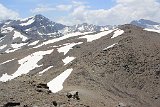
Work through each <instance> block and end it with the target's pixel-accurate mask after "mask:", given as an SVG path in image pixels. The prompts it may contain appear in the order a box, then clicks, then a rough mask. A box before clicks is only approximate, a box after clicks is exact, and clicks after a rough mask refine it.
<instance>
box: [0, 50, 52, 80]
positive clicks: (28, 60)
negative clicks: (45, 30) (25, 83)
mask: <svg viewBox="0 0 160 107" xmlns="http://www.w3.org/2000/svg"><path fill="white" fill-rule="evenodd" d="M52 52H53V50H47V51H39V52H35V53H33V54H31V55H28V56H27V57H24V58H23V59H21V60H18V63H19V64H20V67H19V68H18V70H17V71H16V72H15V73H13V74H12V75H8V74H7V73H6V74H3V75H2V77H1V78H0V81H2V82H6V81H8V80H11V79H14V78H16V77H18V76H21V75H22V74H27V73H28V72H30V71H31V70H33V69H35V68H36V67H39V65H37V63H38V62H39V61H40V60H41V59H42V58H43V56H44V55H46V54H51V53H52Z"/></svg>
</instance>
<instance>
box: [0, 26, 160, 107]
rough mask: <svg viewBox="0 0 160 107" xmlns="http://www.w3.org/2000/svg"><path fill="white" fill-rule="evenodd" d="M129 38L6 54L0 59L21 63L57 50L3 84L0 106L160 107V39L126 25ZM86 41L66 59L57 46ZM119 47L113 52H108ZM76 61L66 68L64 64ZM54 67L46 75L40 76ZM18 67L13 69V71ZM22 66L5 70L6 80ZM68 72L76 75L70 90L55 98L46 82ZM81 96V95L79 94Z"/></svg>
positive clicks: (71, 78) (66, 85)
mask: <svg viewBox="0 0 160 107" xmlns="http://www.w3.org/2000/svg"><path fill="white" fill-rule="evenodd" d="M120 28H121V29H123V30H124V31H125V33H124V34H123V35H121V36H118V37H117V38H114V39H111V36H112V35H113V34H109V35H107V36H105V37H102V38H100V39H98V40H96V41H93V42H87V41H86V39H77V37H73V38H69V39H67V40H63V41H60V42H57V43H54V44H49V45H46V46H43V47H40V48H38V49H27V48H26V49H23V50H20V51H17V52H15V53H10V54H2V55H1V56H0V60H1V61H2V62H3V60H5V59H7V58H8V57H9V58H11V57H12V58H15V57H16V58H17V60H18V59H21V58H23V57H24V56H26V55H28V54H29V53H32V52H35V51H40V50H47V49H48V50H49V49H54V52H53V53H52V54H51V55H46V56H45V57H44V59H42V60H41V61H40V62H38V63H39V65H41V64H43V65H44V66H42V67H40V68H37V69H35V70H33V71H32V72H30V73H29V74H28V75H23V76H21V77H18V78H16V79H14V80H12V81H8V82H6V83H2V82H0V107H1V106H2V107H10V106H11V105H12V106H17V107H159V105H160V90H159V89H160V34H158V33H153V32H147V31H144V30H143V29H141V28H139V27H136V26H131V25H124V26H120ZM80 41H82V42H84V43H83V44H81V45H77V46H74V47H73V49H72V50H70V51H69V53H67V55H65V56H64V55H63V53H58V51H57V49H56V48H53V47H51V46H58V45H62V44H64V43H66V42H69V43H71V42H80ZM114 43H118V44H116V45H115V46H114V47H113V48H110V49H107V50H106V49H105V48H106V47H108V46H110V45H112V44H114ZM66 56H74V57H76V59H75V60H74V61H73V62H72V63H70V64H68V65H66V66H64V65H63V64H64V63H63V62H62V59H63V58H65V57H66ZM49 65H53V66H54V67H53V68H52V69H50V70H49V71H47V72H45V73H44V74H43V75H42V76H39V75H38V72H39V71H41V70H43V69H44V68H45V67H47V66H49ZM10 66H13V67H10ZM17 66H18V65H17V62H15V61H13V62H11V63H9V64H8V65H5V66H3V68H2V67H1V66H0V69H1V72H0V75H2V74H3V73H4V72H6V71H7V73H8V74H12V73H13V72H14V71H15V69H16V68H17ZM68 68H73V72H72V73H71V75H70V76H69V77H68V78H67V80H66V81H65V83H64V89H63V90H62V91H60V92H58V93H56V94H54V93H51V91H50V90H49V89H48V87H47V85H46V83H47V82H49V81H50V80H52V79H53V78H55V77H56V76H57V75H59V74H60V73H62V72H63V71H64V70H66V69H68ZM76 92H77V93H76Z"/></svg>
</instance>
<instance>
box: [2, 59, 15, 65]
mask: <svg viewBox="0 0 160 107" xmlns="http://www.w3.org/2000/svg"><path fill="white" fill-rule="evenodd" d="M13 60H15V59H11V60H7V61H5V62H3V63H0V65H3V64H6V63H8V62H11V61H13Z"/></svg>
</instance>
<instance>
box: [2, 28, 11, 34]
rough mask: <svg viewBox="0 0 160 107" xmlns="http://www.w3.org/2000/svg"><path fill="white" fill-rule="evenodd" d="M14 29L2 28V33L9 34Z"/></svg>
mask: <svg viewBox="0 0 160 107" xmlns="http://www.w3.org/2000/svg"><path fill="white" fill-rule="evenodd" d="M13 29H14V28H12V27H2V28H1V33H9V32H11V31H12V30H13Z"/></svg>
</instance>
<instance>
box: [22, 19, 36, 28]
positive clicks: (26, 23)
mask: <svg viewBox="0 0 160 107" xmlns="http://www.w3.org/2000/svg"><path fill="white" fill-rule="evenodd" d="M34 21H35V20H34V18H31V19H29V20H28V21H27V22H25V23H21V24H20V25H21V26H27V25H30V24H32V23H33V22H34Z"/></svg>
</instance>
